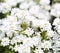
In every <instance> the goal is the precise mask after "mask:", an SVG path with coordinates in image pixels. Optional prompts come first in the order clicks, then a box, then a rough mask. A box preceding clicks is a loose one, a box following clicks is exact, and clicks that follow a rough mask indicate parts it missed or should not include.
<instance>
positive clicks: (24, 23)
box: [21, 22, 27, 30]
mask: <svg viewBox="0 0 60 53" xmlns="http://www.w3.org/2000/svg"><path fill="white" fill-rule="evenodd" d="M21 27H22V28H23V30H25V29H26V28H27V23H26V22H23V23H22V24H21Z"/></svg>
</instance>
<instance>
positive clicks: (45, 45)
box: [42, 41, 52, 50]
mask: <svg viewBox="0 0 60 53" xmlns="http://www.w3.org/2000/svg"><path fill="white" fill-rule="evenodd" d="M42 47H43V48H44V50H45V49H49V48H52V47H51V42H49V41H44V43H42Z"/></svg>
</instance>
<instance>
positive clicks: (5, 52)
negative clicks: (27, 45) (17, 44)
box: [0, 46, 18, 53]
mask: <svg viewBox="0 0 60 53" xmlns="http://www.w3.org/2000/svg"><path fill="white" fill-rule="evenodd" d="M0 53H18V52H15V51H12V50H11V49H9V46H5V47H3V46H0Z"/></svg>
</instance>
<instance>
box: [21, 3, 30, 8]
mask: <svg viewBox="0 0 60 53" xmlns="http://www.w3.org/2000/svg"><path fill="white" fill-rule="evenodd" d="M28 8H29V5H28V3H27V2H24V3H21V4H20V9H28Z"/></svg>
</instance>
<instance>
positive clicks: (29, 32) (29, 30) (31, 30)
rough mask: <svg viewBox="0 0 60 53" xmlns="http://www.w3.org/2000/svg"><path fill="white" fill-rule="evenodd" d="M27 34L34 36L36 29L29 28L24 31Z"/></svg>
mask: <svg viewBox="0 0 60 53" xmlns="http://www.w3.org/2000/svg"><path fill="white" fill-rule="evenodd" d="M24 33H25V34H27V35H28V36H32V34H33V33H34V30H33V29H31V28H28V29H26V30H25V31H24Z"/></svg>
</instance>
